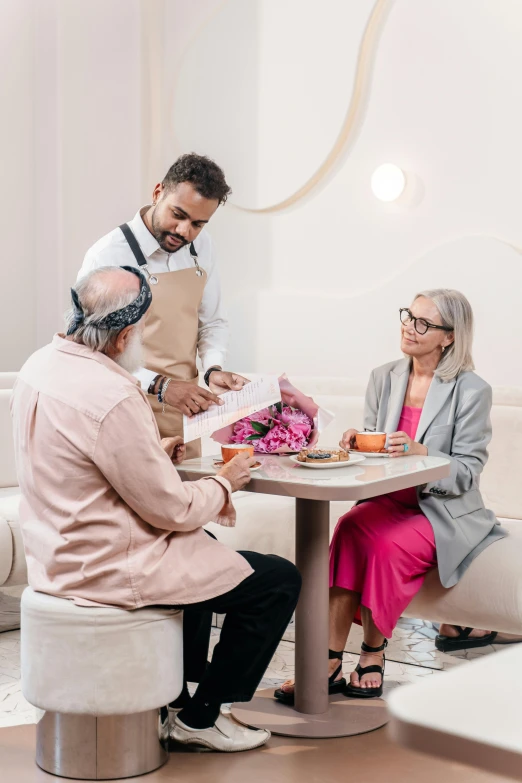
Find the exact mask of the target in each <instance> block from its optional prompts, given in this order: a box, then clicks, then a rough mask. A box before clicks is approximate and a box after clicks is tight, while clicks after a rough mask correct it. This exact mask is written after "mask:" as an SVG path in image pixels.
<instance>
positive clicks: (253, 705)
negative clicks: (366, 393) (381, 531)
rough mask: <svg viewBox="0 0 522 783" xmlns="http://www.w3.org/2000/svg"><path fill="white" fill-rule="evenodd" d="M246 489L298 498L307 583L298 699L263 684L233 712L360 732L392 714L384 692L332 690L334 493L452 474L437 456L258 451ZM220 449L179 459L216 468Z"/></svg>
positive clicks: (184, 474) (287, 724)
mask: <svg viewBox="0 0 522 783" xmlns="http://www.w3.org/2000/svg"><path fill="white" fill-rule="evenodd" d="M257 458H258V460H259V462H261V463H262V466H261V468H260V469H258V470H256V471H252V480H251V481H250V483H249V484H248V486H247V487H245V490H246V491H247V492H258V493H260V494H265V495H284V496H286V497H294V498H295V506H296V516H295V518H296V528H295V535H296V565H297V567H298V569H299V571H300V572H301V576H302V578H303V587H302V590H301V596H300V598H299V603H298V606H297V610H296V637H295V707H288V706H285V705H283V704H281V703H279V702H278V701H276V700H275V699H274V698H273V690H269V691H260V692H258V693H257V694H256V696H255V697H254V699H252V701H251V702H248V703H245V704H234V705H233V707H232V713H233V715H234V717H236V718H237V719H238V720H240V721H241V722H242V723H245V724H247V725H250V726H256V727H258V728H266V729H269V730H270V731H272V732H273V733H275V734H283V735H286V736H292V737H343V736H349V735H352V734H362V733H364V732H367V731H372V730H373V729H376V728H379V727H380V726H383V725H384V724H385V723H386V721H387V716H386V710H385V705H384V702H383V701H382V700H381V699H369V700H367V701H365V700H363V699H348V698H346V697H344V696H342V695H340V696H339V695H337V696H336V697H335V696H332V697H329V696H328V688H327V682H328V549H329V533H330V531H329V527H330V525H329V520H330V508H329V504H330V501H332V500H353V501H357V500H366V499H367V498H372V497H376V496H377V495H384V494H386V493H388V492H395V491H396V490H400V489H408V488H409V487H416V486H420V485H423V484H428V483H430V482H432V481H438V480H439V479H441V478H445V477H446V476H448V475H449V471H450V463H449V460H446V459H442V458H440V457H401V458H398V459H389V458H369V459H366V460H365V461H364V462H361V463H358V464H356V465H351V466H350V465H347V466H346V467H342V468H331V469H328V470H313V469H310V468H306V467H304V466H301V465H297V464H296V463H294V462H292V461H291V460H290V458H289V457H284V456H275V455H274V456H264V455H257ZM214 459H216V457H202V458H200V459H191V460H186V461H185V462H183V463H182V464H181V465H179V466H178V472H179V474H180V476H181V478H182V479H183V480H184V481H194V480H197V479H199V478H202V477H204V476H211V475H213V474H214V473H216V472H217V468H216V467H215V466H214Z"/></svg>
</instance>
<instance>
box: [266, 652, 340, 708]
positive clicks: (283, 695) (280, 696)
mask: <svg viewBox="0 0 522 783" xmlns="http://www.w3.org/2000/svg"><path fill="white" fill-rule="evenodd" d="M343 652H344V650H340V651H339V652H336V651H335V650H328V659H329V660H331V659H332V658H338V659H339V660H340V661H341V663H340V664H339V666H338V667H337V669H336V670H335V671H334V673H333V674H331V675H330V677H328V693H329V694H330V695H331V694H332V693H342V692H343V690H344V689H345V688H346V680H345V678H344V677H341V679H340V680H336V679H335V678H336V677H337V675H338V674H339V672H340V671H342V668H343ZM274 696H275V698H276V699H277V700H278V701H280V702H281V704H290V705H293V703H294V692H293V691H292V693H287V692H286V691H284V690H283V689H282V688H278V689H277V690H276V691H275V692H274Z"/></svg>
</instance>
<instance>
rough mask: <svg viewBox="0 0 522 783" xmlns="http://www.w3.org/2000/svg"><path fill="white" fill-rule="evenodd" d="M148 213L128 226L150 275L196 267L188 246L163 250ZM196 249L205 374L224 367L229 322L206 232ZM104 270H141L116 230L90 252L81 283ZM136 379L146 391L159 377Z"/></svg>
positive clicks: (143, 373)
mask: <svg viewBox="0 0 522 783" xmlns="http://www.w3.org/2000/svg"><path fill="white" fill-rule="evenodd" d="M146 209H148V207H143V208H142V209H140V211H139V212H137V213H136V215H135V216H134V218H133V219H132V220H131V221H130V222H129V226H130V228H131V230H132V232H133V234H134V236H135V237H136V239H137V240H138V243H139V245H140V247H141V250H142V252H143V255H144V256H145V258H146V260H147V268H148V270H149V272H150V273H151V274H154V275H160V274H162V273H163V272H176V271H178V270H180V269H188V268H190V267H193V266H194V261H193V259H192V257H191V255H190V248H189V245H185V246H184V247H182V248H181V249H180V250H178V251H177V252H176V253H166V252H165V250H162V248H161V247H160V246H159V244H158V242H157V241H156V239H155V238H154V236H153V235H152V234H151V233H150V231H149V230H148V228H147V226H146V225H145V223H144V222H143V219H142V217H141V213H143V212H144V211H145V210H146ZM194 247H195V248H196V253H197V254H198V263H199V265H200V267H201V268H202V269H204V270H205V272H206V273H207V282H206V284H205V290H204V292H203V298H202V300H201V304H200V307H199V328H198V353H199V357H200V359H201V364H202V365H203V370H204V371H206V370H208V368H209V367H213V366H214V365H218V366H220V367H224V366H225V359H226V352H227V345H228V322H227V319H226V317H225V314H224V310H223V305H222V300H221V284H220V280H219V273H218V269H217V265H216V253H215V251H214V248H213V245H212V239H211V237H210V234H208V233H207V231H206V230H205V229H203V230H202V231H201V233H200V234H199V235H198V236H197V237H196V239H195V240H194ZM101 266H136V267H137V266H138V263H137V261H136V259H135V257H134V254H133V252H132V250H131V249H130V247H129V244H128V242H127V240H126V239H125V237H124V236H123V233H122V232H121V230H120V229H119V228H115V229H114V230H113V231H111V232H110V233H109V234H106V235H105V236H104V237H102V238H101V239H99V240H98V241H97V242H96V243H95V244H94V245H93V246H92V247H91V248H89V250H88V251H87V253H86V255H85V258H84V261H83V265H82V268H81V269H80V272H79V274H78V280H79V279H80V278H81V277H84V275H86V274H87V273H88V272H91V271H92V270H93V269H97V268H99V267H101ZM135 375H136V377H137V378H138V380H139V381H140V383H141V387H142V389H144V390H145V391H147V388H148V386H149V384H150V382H151V381H152V379H153V378H154V377H155V375H156V373H154V372H152V371H151V370H149V369H147V368H146V367H143V368H142V369H140V370H138V371H137V372H136V373H135Z"/></svg>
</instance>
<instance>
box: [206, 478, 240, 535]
mask: <svg viewBox="0 0 522 783" xmlns="http://www.w3.org/2000/svg"><path fill="white" fill-rule="evenodd" d="M207 478H208V479H209V480H210V481H217V482H218V484H221V486H222V487H223V489H224V490H225V492H226V498H225V502H224V503H223V508H222V509H221V511H220V512H219V514H218V516H217V517H216V519H214V520H213V521H214V522H216V524H218V525H221V526H222V527H235V524H236V509H235V508H234V504H233V502H232V486H231V484H230V481H229V480H228V479H226V478H223V476H208V477H207Z"/></svg>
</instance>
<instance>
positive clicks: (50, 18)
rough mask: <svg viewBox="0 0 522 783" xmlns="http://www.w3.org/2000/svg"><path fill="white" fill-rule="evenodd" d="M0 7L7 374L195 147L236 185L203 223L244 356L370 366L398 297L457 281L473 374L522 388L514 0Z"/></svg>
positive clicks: (292, 367) (356, 371) (520, 27)
mask: <svg viewBox="0 0 522 783" xmlns="http://www.w3.org/2000/svg"><path fill="white" fill-rule="evenodd" d="M37 6H38V12H37V11H36V10H35V9H36V7H37ZM42 6H43V7H45V11H42ZM0 13H1V14H2V17H1V19H0V36H2V43H4V41H3V38H4V37H5V39H6V41H5V45H4V46H2V47H1V48H0V60H1V61H2V62H3V63H4V65H8V68H7V70H6V68H5V67H4V68H3V69H2V77H1V78H2V79H3V81H4V84H3V85H2V88H1V89H2V94H3V96H4V105H5V104H6V102H7V101H14V104H13V105H14V107H15V109H16V110H15V111H10V112H9V118H10V122H9V123H2V128H1V130H0V133H1V134H2V142H3V144H2V150H3V154H4V156H5V157H6V161H7V164H8V165H7V176H5V177H3V178H2V182H1V184H0V199H1V204H0V206H2V214H3V215H4V218H5V217H6V215H8V216H9V219H8V222H7V230H6V232H4V233H5V240H4V256H3V260H2V271H3V273H4V280H5V281H6V282H7V283H9V284H10V286H11V292H12V293H11V296H10V297H9V302H8V303H7V304H6V305H4V308H3V310H2V312H1V314H0V318H2V319H3V320H2V323H1V324H0V325H1V326H3V329H2V334H4V335H5V334H7V333H9V331H12V328H11V327H12V324H13V322H15V323H17V324H18V332H17V340H16V342H15V341H13V342H11V341H9V340H5V339H4V342H3V344H2V346H1V348H0V367H1V368H2V369H9V368H13V369H16V367H18V366H19V365H20V363H21V362H22V361H23V360H24V358H25V356H26V355H27V353H28V352H29V351H30V350H32V348H33V347H35V346H36V345H37V344H41V343H42V342H45V341H46V340H47V339H48V336H49V335H50V333H51V332H52V331H53V330H54V329H55V328H58V326H59V321H60V315H61V309H62V308H63V306H64V304H65V301H66V292H67V287H68V285H69V284H70V283H71V282H72V281H73V279H74V276H75V273H76V269H77V267H78V265H79V263H80V261H81V257H82V255H83V253H84V252H85V249H86V248H87V247H88V245H89V244H90V243H91V242H93V241H95V239H97V238H98V237H99V236H100V235H101V234H102V233H104V232H105V231H107V230H109V229H110V228H112V227H113V226H115V225H117V224H118V223H120V222H121V221H122V220H125V219H128V218H129V217H130V216H131V215H132V214H133V213H134V211H135V210H136V208H137V207H138V206H139V205H140V204H141V203H143V201H144V200H145V198H146V194H147V193H148V192H149V190H150V188H151V187H152V185H153V184H154V183H155V182H156V181H157V180H158V179H159V178H161V176H162V175H163V174H164V171H165V170H166V168H167V167H168V165H170V163H171V162H172V161H173V160H174V158H175V157H176V156H177V155H178V154H179V153H180V152H184V151H189V150H190V149H196V150H197V151H199V152H206V153H209V154H213V155H214V156H215V157H216V159H217V160H218V162H220V163H222V164H223V165H224V166H225V169H226V172H227V176H228V178H229V180H230V182H231V184H232V187H233V189H234V196H233V197H232V199H231V203H230V204H228V205H227V206H226V207H225V208H224V209H221V210H219V211H218V213H217V215H216V217H215V218H214V219H213V221H212V224H211V232H212V234H213V236H214V239H215V242H216V244H217V246H218V249H219V256H220V263H221V270H222V277H223V285H224V290H225V295H226V298H227V302H228V306H229V312H230V316H231V322H232V340H231V352H230V361H229V365H230V367H236V368H242V369H246V370H250V371H256V370H257V371H259V370H275V371H279V370H281V371H282V370H285V371H286V372H288V373H289V374H290V375H291V374H312V373H320V374H324V375H350V376H353V377H355V378H356V379H357V380H361V381H364V380H365V378H366V377H367V374H368V372H369V370H370V369H371V368H372V367H373V366H375V365H377V364H379V363H381V362H384V361H387V360H389V359H392V358H395V357H396V356H397V355H398V347H397V343H398V326H397V323H398V315H397V310H398V308H399V307H400V306H403V305H405V304H408V303H409V301H410V299H411V297H412V295H413V293H414V292H415V291H416V290H418V289H421V288H426V287H432V286H435V285H442V286H452V287H459V288H461V289H462V290H463V291H464V292H465V293H466V294H467V295H468V296H469V298H470V299H471V301H472V304H473V306H474V308H475V311H476V315H477V335H476V357H477V365H478V369H479V371H480V372H481V373H482V374H483V375H484V376H485V377H486V378H487V379H488V380H489V381H490V382H491V383H493V384H495V385H507V384H516V385H522V362H520V361H519V359H518V357H519V356H520V355H522V350H521V349H522V344H521V343H522V330H521V329H520V327H519V325H518V311H519V304H518V298H519V291H520V290H521V282H522V280H521V279H520V278H521V274H522V272H521V256H520V249H521V248H522V221H521V220H520V219H519V213H520V205H521V203H522V198H521V196H522V192H521V191H522V157H521V155H520V154H519V145H520V139H521V138H522V109H521V107H522V100H521V98H522V95H521V91H522V87H521V83H522V82H521V80H520V79H519V78H518V75H519V74H520V73H521V72H522V48H521V47H520V40H521V39H522V4H521V3H520V2H518V0H480V2H477V0H459V2H458V3H455V2H454V0H423V2H422V3H420V2H417V0H379V2H374V0H323V1H322V2H321V4H320V6H317V4H316V3H312V2H311V0H249V3H248V4H246V3H244V2H242V0H241V2H239V4H238V0H198V3H186V2H184V0H142V1H141V2H140V0H46V2H45V3H44V4H41V3H38V2H37V0H32V2H31V0H16V2H15V0H4V2H3V5H1V6H0ZM37 13H38V14H39V15H40V16H39V17H38V16H37V15H36V14H37ZM35 19H36V20H37V21H36V22H35ZM35 25H36V26H37V29H38V35H34V37H33V33H32V32H31V29H33V30H34V28H35ZM31 26H32V27H31ZM31 63H33V65H32V66H31V67H32V68H33V72H31V70H30V65H31ZM34 63H36V65H34ZM6 77H9V79H8V80H7V84H5V82H6ZM6 96H7V97H6ZM35 116H36V117H37V118H38V122H37V123H36V125H35V120H34V118H35ZM31 123H32V124H31ZM383 162H393V163H396V164H397V165H399V166H401V167H402V168H403V169H404V170H405V171H406V172H407V175H408V188H407V192H406V193H405V195H404V197H403V198H401V200H400V201H398V202H396V203H394V204H383V203H382V202H379V201H377V200H376V199H375V197H374V196H373V194H372V192H371V189H370V178H371V174H372V172H373V170H374V169H375V167H376V166H378V165H379V164H380V163H383ZM20 181H24V182H25V183H30V186H31V188H32V190H33V194H32V197H33V198H34V201H35V206H34V212H33V213H31V215H30V217H29V219H27V215H26V214H25V213H24V212H23V211H21V210H20V209H17V206H18V205H21V202H19V201H18V198H17V197H16V193H17V190H16V189H17V183H19V182H20ZM307 183H308V185H307ZM13 193H14V194H15V196H13ZM281 202H283V207H282V208H281V207H279V206H278V204H280V203H281ZM28 237H31V240H30V241H29V240H28ZM42 244H43V246H44V250H41V247H42ZM15 260H16V263H14V261H15ZM43 293H45V294H46V295H45V297H44V296H43ZM27 300H29V301H31V302H32V303H33V311H32V312H29V313H27V317H24V318H23V319H21V318H19V317H18V314H19V313H20V312H22V309H21V308H22V305H24V303H25V302H26V301H27ZM23 312H24V314H25V313H26V310H23ZM13 319H14V320H13ZM22 321H23V322H22ZM6 330H7V331H6Z"/></svg>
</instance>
